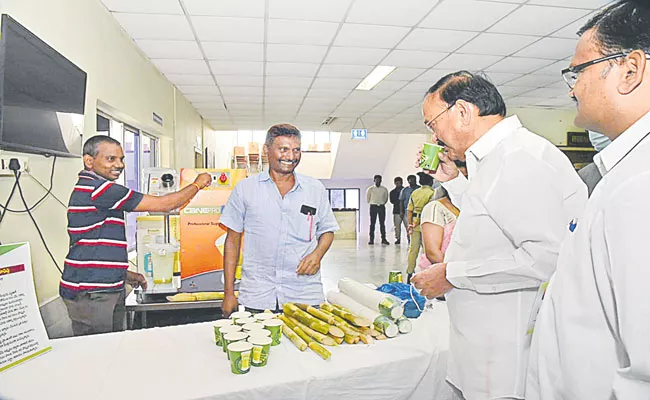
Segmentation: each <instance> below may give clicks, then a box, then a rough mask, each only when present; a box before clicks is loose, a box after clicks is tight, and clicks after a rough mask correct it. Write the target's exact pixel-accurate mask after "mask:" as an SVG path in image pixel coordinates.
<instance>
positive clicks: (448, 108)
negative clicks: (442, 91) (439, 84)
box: [424, 101, 456, 133]
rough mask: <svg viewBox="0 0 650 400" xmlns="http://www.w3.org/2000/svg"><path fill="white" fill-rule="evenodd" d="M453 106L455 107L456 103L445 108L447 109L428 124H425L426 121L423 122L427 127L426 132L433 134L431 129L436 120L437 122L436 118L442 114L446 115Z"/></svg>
mask: <svg viewBox="0 0 650 400" xmlns="http://www.w3.org/2000/svg"><path fill="white" fill-rule="evenodd" d="M455 105H456V102H455V101H454V102H453V103H452V104H451V105H450V106H449V107H447V108H445V109H444V110H442V112H441V113H440V114H438V115H436V116H435V117H434V118H433V119H432V120H431V121H429V122H426V121H425V122H424V126H426V127H427V130H428V131H429V132H431V133H435V132H434V129H433V123H434V122H436V120H437V119H438V118H440V116H442V114H444V113H446V112H447V111H449V110H451V108H452V107H453V106H455Z"/></svg>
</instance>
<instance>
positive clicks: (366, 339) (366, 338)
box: [359, 335, 375, 344]
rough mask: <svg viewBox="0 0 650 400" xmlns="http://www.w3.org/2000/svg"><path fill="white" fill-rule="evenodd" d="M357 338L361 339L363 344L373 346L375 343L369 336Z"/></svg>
mask: <svg viewBox="0 0 650 400" xmlns="http://www.w3.org/2000/svg"><path fill="white" fill-rule="evenodd" d="M359 338H361V341H362V342H363V343H365V344H373V343H374V342H375V339H373V338H372V336H370V335H361V336H359Z"/></svg>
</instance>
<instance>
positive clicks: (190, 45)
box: [136, 39, 203, 60]
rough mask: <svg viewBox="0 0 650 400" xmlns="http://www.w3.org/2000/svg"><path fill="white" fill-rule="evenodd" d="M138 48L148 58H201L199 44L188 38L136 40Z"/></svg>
mask: <svg viewBox="0 0 650 400" xmlns="http://www.w3.org/2000/svg"><path fill="white" fill-rule="evenodd" d="M136 43H137V44H138V46H139V47H140V49H141V50H142V51H143V52H144V54H146V55H147V57H149V58H183V59H186V60H202V59H203V55H202V54H201V50H200V49H199V45H198V44H197V43H196V42H195V41H190V40H150V39H140V40H136Z"/></svg>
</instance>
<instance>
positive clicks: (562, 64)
mask: <svg viewBox="0 0 650 400" xmlns="http://www.w3.org/2000/svg"><path fill="white" fill-rule="evenodd" d="M569 64H570V63H569V61H558V62H555V63H553V64H551V65H548V66H546V67H544V68H540V69H538V70H536V71H535V74H538V75H551V76H554V77H555V78H557V79H562V70H563V69H564V68H567V67H568V66H569Z"/></svg>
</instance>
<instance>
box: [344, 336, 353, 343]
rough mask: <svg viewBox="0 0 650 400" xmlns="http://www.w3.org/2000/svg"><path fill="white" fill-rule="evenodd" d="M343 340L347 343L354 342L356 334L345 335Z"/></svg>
mask: <svg viewBox="0 0 650 400" xmlns="http://www.w3.org/2000/svg"><path fill="white" fill-rule="evenodd" d="M343 340H344V341H345V343H347V344H354V336H352V335H345V336H344V337H343Z"/></svg>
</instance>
